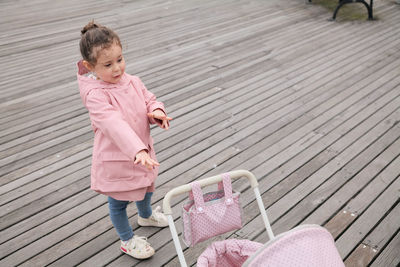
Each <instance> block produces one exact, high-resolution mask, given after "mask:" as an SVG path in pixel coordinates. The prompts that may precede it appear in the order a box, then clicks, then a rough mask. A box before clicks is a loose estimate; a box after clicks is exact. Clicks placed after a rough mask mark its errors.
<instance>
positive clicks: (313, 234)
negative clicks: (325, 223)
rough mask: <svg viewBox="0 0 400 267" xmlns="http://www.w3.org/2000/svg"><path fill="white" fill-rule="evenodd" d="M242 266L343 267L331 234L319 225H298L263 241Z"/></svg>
mask: <svg viewBox="0 0 400 267" xmlns="http://www.w3.org/2000/svg"><path fill="white" fill-rule="evenodd" d="M243 266H248V267H265V266H271V267H292V266H293V267H294V266H296V267H297V266H307V267H321V266H324V267H343V266H344V263H343V261H342V259H341V257H340V255H339V252H338V251H337V249H336V246H335V241H334V240H333V238H332V236H331V234H330V233H329V232H328V231H327V230H326V229H325V228H323V227H321V226H319V225H302V226H299V227H296V228H294V229H292V230H290V231H288V232H285V233H283V234H281V235H279V236H277V237H276V238H275V239H274V240H271V241H269V242H268V243H266V244H265V245H264V246H263V247H262V248H260V249H259V250H258V251H257V252H256V253H255V254H254V255H253V256H251V257H250V258H249V259H248V260H247V261H246V262H245V264H244V265H243Z"/></svg>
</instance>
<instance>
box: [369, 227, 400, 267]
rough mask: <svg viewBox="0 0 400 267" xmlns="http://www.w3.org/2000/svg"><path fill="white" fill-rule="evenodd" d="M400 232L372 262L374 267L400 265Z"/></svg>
mask: <svg viewBox="0 0 400 267" xmlns="http://www.w3.org/2000/svg"><path fill="white" fill-rule="evenodd" d="M399 255H400V232H397V234H396V236H395V237H394V238H393V239H392V240H391V241H390V243H389V245H388V246H387V247H386V248H385V249H384V251H383V252H382V253H381V254H380V255H379V257H378V258H377V259H376V260H375V261H374V262H373V263H372V264H371V266H372V267H378V266H399V264H400V257H399Z"/></svg>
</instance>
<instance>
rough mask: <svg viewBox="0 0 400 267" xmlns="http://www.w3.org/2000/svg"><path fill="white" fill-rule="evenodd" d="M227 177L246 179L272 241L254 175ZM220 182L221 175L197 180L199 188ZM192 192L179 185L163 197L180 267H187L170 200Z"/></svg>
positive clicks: (240, 172)
mask: <svg viewBox="0 0 400 267" xmlns="http://www.w3.org/2000/svg"><path fill="white" fill-rule="evenodd" d="M228 173H229V176H230V177H231V180H236V179H239V178H241V177H245V178H247V179H248V181H249V183H250V186H251V188H252V189H253V191H254V194H255V197H256V200H257V204H258V208H259V209H260V213H261V216H262V219H263V222H264V225H265V229H266V230H267V233H268V237H269V239H270V240H272V239H274V238H275V236H274V233H273V232H272V229H271V225H270V223H269V220H268V217H267V213H266V212H265V207H264V204H263V202H262V199H261V195H260V191H259V189H258V182H257V178H256V177H255V176H254V174H252V173H251V172H249V171H247V170H236V171H231V172H228ZM220 181H222V176H221V175H216V176H212V177H209V178H205V179H202V180H199V183H200V186H201V187H205V186H209V185H213V184H217V183H219V182H220ZM191 190H192V187H191V186H190V184H185V185H181V186H178V187H175V188H173V189H171V190H170V191H169V192H168V193H167V194H166V195H165V197H164V201H163V211H164V214H165V215H166V216H167V218H168V223H169V229H170V231H171V235H172V239H173V242H174V245H175V249H176V252H177V254H178V258H179V262H180V264H181V266H182V267H187V264H186V260H185V257H184V255H183V250H182V247H181V243H180V242H179V237H178V233H177V231H176V228H175V223H174V218H173V217H172V209H171V199H172V198H173V197H176V196H178V195H181V194H185V193H187V192H189V191H191Z"/></svg>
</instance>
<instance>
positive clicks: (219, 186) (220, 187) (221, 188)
mask: <svg viewBox="0 0 400 267" xmlns="http://www.w3.org/2000/svg"><path fill="white" fill-rule="evenodd" d="M228 175H229V174H228ZM223 189H224V185H223V184H222V181H221V182H219V183H218V191H221V190H223ZM189 200H194V197H193V192H192V191H189Z"/></svg>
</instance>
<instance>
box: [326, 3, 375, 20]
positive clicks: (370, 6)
mask: <svg viewBox="0 0 400 267" xmlns="http://www.w3.org/2000/svg"><path fill="white" fill-rule="evenodd" d="M354 2H357V3H363V4H364V6H365V7H366V8H367V10H368V19H369V20H373V19H374V18H373V14H372V6H373V0H371V1H370V4H369V5H368V3H367V2H365V1H364V0H339V4H338V5H337V7H336V9H335V12H333V17H332V20H336V15H337V13H338V11H339V9H340V8H341V7H342V6H343V5H345V4H349V3H354Z"/></svg>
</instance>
